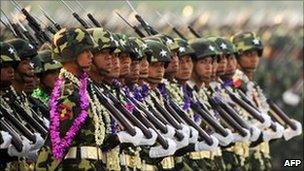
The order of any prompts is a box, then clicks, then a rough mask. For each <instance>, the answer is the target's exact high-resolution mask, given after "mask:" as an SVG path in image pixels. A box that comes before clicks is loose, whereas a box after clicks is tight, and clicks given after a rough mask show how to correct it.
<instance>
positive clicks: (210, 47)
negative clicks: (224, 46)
mask: <svg viewBox="0 0 304 171" xmlns="http://www.w3.org/2000/svg"><path fill="white" fill-rule="evenodd" d="M189 44H190V46H191V47H192V48H193V50H194V51H195V56H194V59H196V60H198V59H202V58H205V57H207V56H211V57H213V59H216V58H218V56H219V55H220V54H221V52H220V49H219V47H218V46H217V44H216V43H215V42H213V41H211V40H208V39H206V38H197V39H193V40H191V41H189Z"/></svg>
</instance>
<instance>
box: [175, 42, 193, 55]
mask: <svg viewBox="0 0 304 171" xmlns="http://www.w3.org/2000/svg"><path fill="white" fill-rule="evenodd" d="M174 42H176V43H177V45H178V50H177V56H178V57H183V56H185V55H189V56H191V57H194V54H195V52H194V50H193V49H192V47H191V46H190V45H189V43H188V42H187V41H186V40H184V39H181V38H175V39H174Z"/></svg>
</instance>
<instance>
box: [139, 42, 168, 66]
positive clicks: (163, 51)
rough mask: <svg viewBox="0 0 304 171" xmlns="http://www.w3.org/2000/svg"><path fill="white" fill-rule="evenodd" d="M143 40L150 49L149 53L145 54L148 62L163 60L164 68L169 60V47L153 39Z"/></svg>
mask: <svg viewBox="0 0 304 171" xmlns="http://www.w3.org/2000/svg"><path fill="white" fill-rule="evenodd" d="M144 40H145V42H146V44H147V46H148V48H149V49H150V50H151V51H150V53H149V55H148V56H147V60H148V62H149V63H154V62H164V63H165V68H166V67H167V66H168V65H169V63H170V60H171V57H170V53H171V52H170V49H169V48H168V47H167V46H166V45H164V44H163V43H161V42H159V41H156V40H153V39H144Z"/></svg>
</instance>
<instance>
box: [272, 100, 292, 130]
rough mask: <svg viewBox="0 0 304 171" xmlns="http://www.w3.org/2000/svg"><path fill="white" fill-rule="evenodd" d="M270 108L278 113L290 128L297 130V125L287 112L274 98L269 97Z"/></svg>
mask: <svg viewBox="0 0 304 171" xmlns="http://www.w3.org/2000/svg"><path fill="white" fill-rule="evenodd" d="M266 101H267V103H268V105H269V107H270V109H271V110H273V111H274V113H275V114H277V115H278V116H279V117H280V118H281V119H282V120H283V121H284V122H285V123H286V124H287V125H288V126H290V128H292V129H293V130H297V126H296V125H295V124H294V123H293V122H292V120H291V119H290V118H289V117H288V116H287V115H286V113H285V112H284V111H283V110H282V109H281V108H279V106H278V105H277V104H276V103H274V102H273V101H272V100H270V99H267V100H266Z"/></svg>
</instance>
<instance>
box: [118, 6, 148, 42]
mask: <svg viewBox="0 0 304 171" xmlns="http://www.w3.org/2000/svg"><path fill="white" fill-rule="evenodd" d="M115 13H116V14H117V15H118V17H119V18H121V19H122V20H123V21H124V22H125V23H126V24H127V25H128V26H130V27H131V28H132V29H133V30H134V32H135V33H136V34H137V35H138V36H139V37H141V38H143V37H145V35H144V33H143V32H141V31H140V29H139V28H138V27H137V26H135V25H134V26H132V25H131V24H130V23H129V22H128V21H127V20H126V19H125V18H123V17H122V16H121V15H120V14H119V13H118V12H117V11H115Z"/></svg>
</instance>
